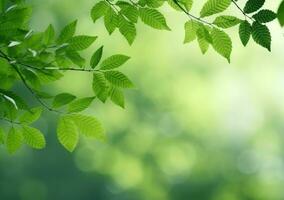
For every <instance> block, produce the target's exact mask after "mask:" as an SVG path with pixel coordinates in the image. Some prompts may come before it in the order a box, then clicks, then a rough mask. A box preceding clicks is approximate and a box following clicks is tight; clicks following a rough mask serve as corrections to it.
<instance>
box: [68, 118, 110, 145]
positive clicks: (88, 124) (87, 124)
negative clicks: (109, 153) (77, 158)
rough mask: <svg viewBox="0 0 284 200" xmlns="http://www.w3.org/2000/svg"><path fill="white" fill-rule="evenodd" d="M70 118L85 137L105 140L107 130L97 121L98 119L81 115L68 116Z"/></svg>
mask: <svg viewBox="0 0 284 200" xmlns="http://www.w3.org/2000/svg"><path fill="white" fill-rule="evenodd" d="M68 118H69V119H71V120H73V122H74V123H75V124H76V126H77V127H78V130H79V131H80V133H82V134H83V135H85V136H87V137H91V138H96V139H100V140H105V138H106V136H105V130H104V128H103V126H102V125H101V123H100V122H99V121H98V120H97V118H95V117H91V116H86V115H81V114H71V115H68Z"/></svg>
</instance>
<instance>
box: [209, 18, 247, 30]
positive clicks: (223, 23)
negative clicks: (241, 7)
mask: <svg viewBox="0 0 284 200" xmlns="http://www.w3.org/2000/svg"><path fill="white" fill-rule="evenodd" d="M241 22H242V20H240V19H239V18H237V17H234V16H229V15H223V16H219V17H217V18H216V19H215V20H214V22H213V24H215V25H217V26H218V27H220V28H231V27H233V26H236V25H238V24H239V23H241Z"/></svg>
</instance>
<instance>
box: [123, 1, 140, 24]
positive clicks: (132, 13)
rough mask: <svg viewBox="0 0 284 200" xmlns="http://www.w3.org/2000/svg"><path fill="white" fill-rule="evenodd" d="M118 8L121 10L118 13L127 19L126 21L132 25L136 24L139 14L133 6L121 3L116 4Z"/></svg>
mask: <svg viewBox="0 0 284 200" xmlns="http://www.w3.org/2000/svg"><path fill="white" fill-rule="evenodd" d="M118 6H119V7H120V9H121V10H120V13H121V14H122V15H124V16H125V17H127V19H129V20H130V21H131V22H132V23H137V20H138V16H139V12H138V9H137V8H136V7H135V6H133V5H131V4H129V3H121V4H118Z"/></svg>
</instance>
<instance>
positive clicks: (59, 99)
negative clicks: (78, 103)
mask: <svg viewBox="0 0 284 200" xmlns="http://www.w3.org/2000/svg"><path fill="white" fill-rule="evenodd" d="M74 99H76V97H75V96H74V95H72V94H69V93H61V94H58V95H56V96H55V97H54V100H53V102H52V107H53V108H60V107H62V106H64V105H66V104H68V103H70V102H71V101H73V100H74Z"/></svg>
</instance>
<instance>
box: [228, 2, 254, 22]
mask: <svg viewBox="0 0 284 200" xmlns="http://www.w3.org/2000/svg"><path fill="white" fill-rule="evenodd" d="M231 1H232V2H233V4H234V5H235V6H236V7H237V9H239V10H240V11H241V12H242V14H243V15H244V16H245V18H249V19H250V20H252V21H254V19H253V18H252V17H250V16H249V15H247V14H246V13H245V12H244V11H243V9H241V7H240V6H239V5H238V4H237V2H235V1H234V0H231Z"/></svg>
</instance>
